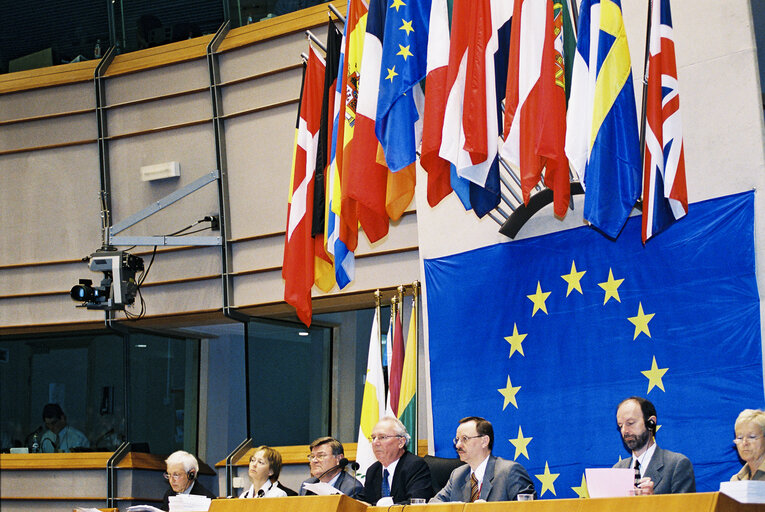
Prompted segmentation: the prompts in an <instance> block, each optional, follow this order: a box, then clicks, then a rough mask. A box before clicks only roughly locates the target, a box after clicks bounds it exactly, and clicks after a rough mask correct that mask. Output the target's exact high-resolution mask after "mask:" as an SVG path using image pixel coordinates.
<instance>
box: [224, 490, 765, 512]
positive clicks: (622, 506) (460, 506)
mask: <svg viewBox="0 0 765 512" xmlns="http://www.w3.org/2000/svg"><path fill="white" fill-rule="evenodd" d="M364 511H366V512H508V511H510V512H765V505H756V504H744V503H739V502H737V501H736V500H734V499H733V498H730V497H728V496H726V495H724V494H721V493H719V492H707V493H696V494H662V495H657V496H633V497H627V498H597V499H581V498H578V499H565V500H536V501H525V502H518V501H501V502H492V503H439V504H433V505H394V506H391V507H370V506H367V505H366V504H364V503H362V502H360V501H356V500H354V499H351V498H349V497H347V496H341V495H337V496H293V497H288V498H262V499H230V500H213V502H212V505H211V506H210V512H364Z"/></svg>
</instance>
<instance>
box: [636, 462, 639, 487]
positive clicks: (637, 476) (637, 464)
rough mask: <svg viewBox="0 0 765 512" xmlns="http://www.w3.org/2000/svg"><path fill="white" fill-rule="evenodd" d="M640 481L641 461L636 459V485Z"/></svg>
mask: <svg viewBox="0 0 765 512" xmlns="http://www.w3.org/2000/svg"><path fill="white" fill-rule="evenodd" d="M639 483H640V461H639V460H637V459H635V487H637V486H638V484H639Z"/></svg>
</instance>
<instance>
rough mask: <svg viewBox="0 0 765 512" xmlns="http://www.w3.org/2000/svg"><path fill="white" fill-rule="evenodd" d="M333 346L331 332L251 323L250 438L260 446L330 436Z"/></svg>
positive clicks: (289, 325) (293, 442)
mask: <svg viewBox="0 0 765 512" xmlns="http://www.w3.org/2000/svg"><path fill="white" fill-rule="evenodd" d="M331 341H332V330H331V329H330V328H329V327H321V326H317V325H312V326H311V328H306V327H305V326H303V325H300V324H291V323H286V322H284V323H278V322H269V321H265V320H255V321H251V322H249V323H248V325H247V362H248V375H249V379H248V381H249V382H248V389H249V405H250V407H249V414H250V417H249V436H250V437H252V438H253V440H254V443H255V444H256V445H258V444H268V445H275V446H285V445H294V444H307V443H308V442H310V441H311V440H313V439H315V438H317V437H319V436H323V435H327V433H328V431H329V423H330V407H329V404H330V403H331V402H330V400H331V382H330V371H329V369H330V361H331V359H332V356H331Z"/></svg>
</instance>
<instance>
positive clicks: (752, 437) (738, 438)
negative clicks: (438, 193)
mask: <svg viewBox="0 0 765 512" xmlns="http://www.w3.org/2000/svg"><path fill="white" fill-rule="evenodd" d="M761 437H762V436H756V435H754V434H752V435H750V436H736V439H734V440H733V442H734V443H736V444H743V442H744V441H749V442H750V443H753V442H755V441H757V440H758V439H759V438H761Z"/></svg>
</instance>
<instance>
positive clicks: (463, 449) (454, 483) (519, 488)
mask: <svg viewBox="0 0 765 512" xmlns="http://www.w3.org/2000/svg"><path fill="white" fill-rule="evenodd" d="M493 447H494V428H493V427H492V426H491V423H490V422H488V421H486V420H485V419H483V418H479V417H477V416H469V417H467V418H463V419H461V420H460V422H459V425H458V426H457V437H455V438H454V448H455V450H457V454H458V455H459V457H460V460H462V461H463V462H466V463H467V464H466V465H463V466H460V467H458V468H457V469H455V470H454V471H452V474H451V476H450V477H449V481H448V482H447V483H446V485H445V486H444V488H443V489H441V490H440V491H439V492H438V494H436V496H435V497H434V498H433V499H432V500H430V502H431V503H439V502H448V501H462V502H465V503H469V502H474V501H477V500H484V501H513V500H516V499H517V496H518V495H519V494H528V495H530V496H531V497H532V498H533V496H534V495H535V491H534V484H533V483H532V481H531V478H530V477H529V474H528V472H527V471H526V469H525V468H524V467H523V466H521V465H520V464H518V463H517V462H514V461H511V460H505V459H502V458H500V457H495V456H494V455H492V454H491V449H492V448H493Z"/></svg>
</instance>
